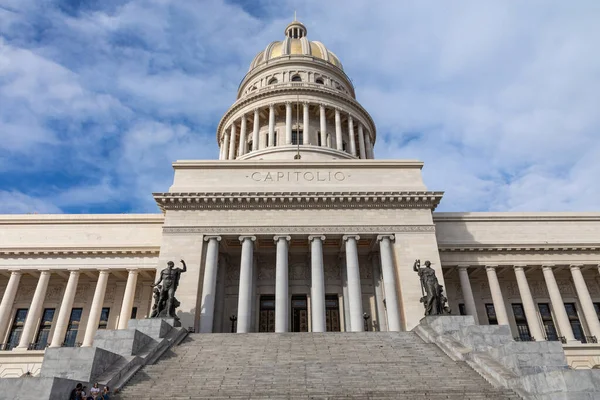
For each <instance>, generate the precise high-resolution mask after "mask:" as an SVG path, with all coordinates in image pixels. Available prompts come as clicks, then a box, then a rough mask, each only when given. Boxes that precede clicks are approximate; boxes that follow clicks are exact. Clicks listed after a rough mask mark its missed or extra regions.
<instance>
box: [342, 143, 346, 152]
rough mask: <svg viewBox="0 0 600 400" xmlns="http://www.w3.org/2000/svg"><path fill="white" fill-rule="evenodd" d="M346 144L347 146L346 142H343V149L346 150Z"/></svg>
mask: <svg viewBox="0 0 600 400" xmlns="http://www.w3.org/2000/svg"><path fill="white" fill-rule="evenodd" d="M346 146H347V144H346V142H342V150H344V151H346Z"/></svg>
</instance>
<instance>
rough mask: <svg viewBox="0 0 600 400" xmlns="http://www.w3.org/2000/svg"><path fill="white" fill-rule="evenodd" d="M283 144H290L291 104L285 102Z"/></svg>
mask: <svg viewBox="0 0 600 400" xmlns="http://www.w3.org/2000/svg"><path fill="white" fill-rule="evenodd" d="M285 144H292V103H291V102H289V101H286V102H285Z"/></svg>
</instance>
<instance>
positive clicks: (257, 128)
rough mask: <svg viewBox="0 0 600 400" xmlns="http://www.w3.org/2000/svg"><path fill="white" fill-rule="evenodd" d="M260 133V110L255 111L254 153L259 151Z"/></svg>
mask: <svg viewBox="0 0 600 400" xmlns="http://www.w3.org/2000/svg"><path fill="white" fill-rule="evenodd" d="M259 131H260V115H259V113H258V108H255V109H254V129H253V130H252V151H256V150H258V144H259V137H258V133H259Z"/></svg>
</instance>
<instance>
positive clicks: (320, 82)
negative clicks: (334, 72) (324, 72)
mask: <svg viewBox="0 0 600 400" xmlns="http://www.w3.org/2000/svg"><path fill="white" fill-rule="evenodd" d="M315 83H318V84H319V85H324V84H325V81H324V80H323V78H317V79H315Z"/></svg>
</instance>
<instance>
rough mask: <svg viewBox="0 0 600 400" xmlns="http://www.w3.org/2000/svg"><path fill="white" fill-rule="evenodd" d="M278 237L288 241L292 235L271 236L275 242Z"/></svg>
mask: <svg viewBox="0 0 600 400" xmlns="http://www.w3.org/2000/svg"><path fill="white" fill-rule="evenodd" d="M280 239H285V241H286V242H289V241H290V240H292V237H291V236H290V235H275V236H273V241H274V242H275V243H277V242H278V241H279V240H280Z"/></svg>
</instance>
